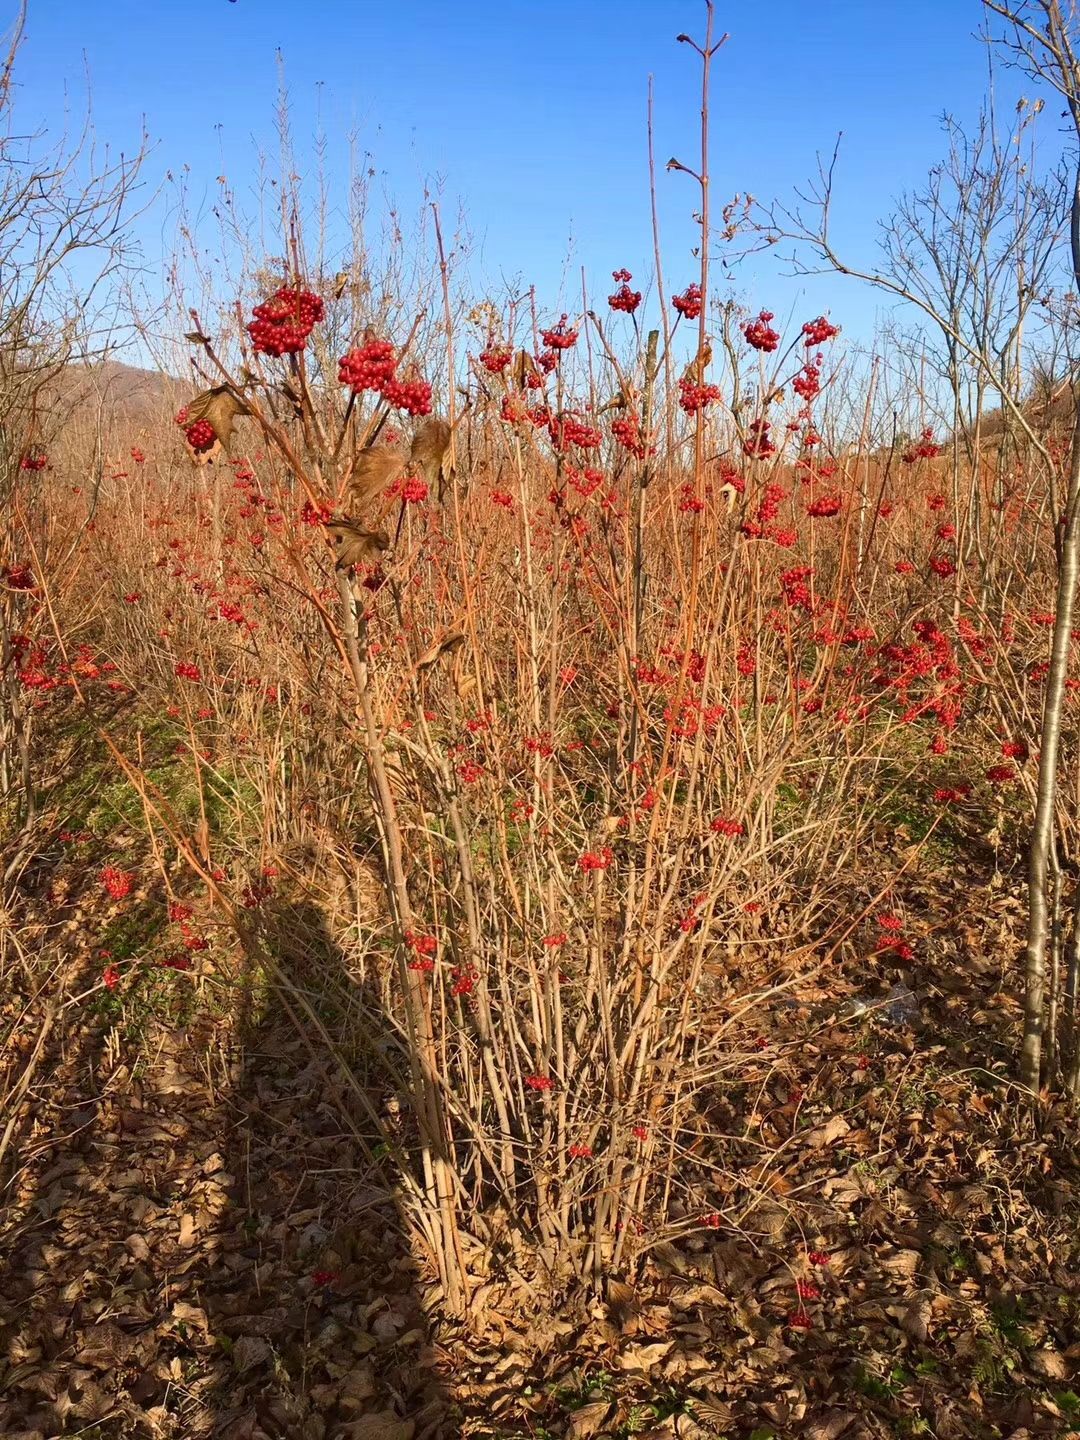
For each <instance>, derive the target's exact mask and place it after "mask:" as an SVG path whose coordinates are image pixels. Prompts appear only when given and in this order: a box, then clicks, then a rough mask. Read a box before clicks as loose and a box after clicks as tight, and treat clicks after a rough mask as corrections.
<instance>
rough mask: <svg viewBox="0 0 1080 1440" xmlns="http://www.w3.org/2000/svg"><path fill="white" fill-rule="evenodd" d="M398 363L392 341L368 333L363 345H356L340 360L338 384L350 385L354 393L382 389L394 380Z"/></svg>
mask: <svg viewBox="0 0 1080 1440" xmlns="http://www.w3.org/2000/svg"><path fill="white" fill-rule="evenodd" d="M396 365H397V356H396V355H395V353H394V347H393V345H391V343H390V341H389V340H379V339H378V338H377V337H376V336H374V335H368V336H366V337H365V340H364V343H363V345H358V346H355V347H354V348H353V349H352V350H350V351H349V353H348V354H347V355H343V356H342V357H341V359H340V360H339V361H338V384H339V385H348V387H349V389H350V390H352V392H353V394H354V395H355V394H359V392H360V391H361V390H381V389H382V387H383V386H384V385H386V384H388V383H389V382H390V381H391V380H393V378H394V369H395V367H396Z"/></svg>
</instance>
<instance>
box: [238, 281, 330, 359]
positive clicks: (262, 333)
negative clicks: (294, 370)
mask: <svg viewBox="0 0 1080 1440" xmlns="http://www.w3.org/2000/svg"><path fill="white" fill-rule="evenodd" d="M324 313H325V307H324V305H323V302H322V300H321V299H320V297H319V296H318V295H314V294H312V292H311V291H310V290H295V289H293V288H291V287H290V286H288V285H283V286H282V287H281V289H280V290H276V291H275V292H274V294H273V295H272V296H271V298H270V299H269V300H264V301H263V302H262V304H261V305H256V306H255V309H254V310H253V311H252V314H253V315H254V316H255V318H254V320H252V321H251V323H250V324H249V325H248V327H247V329H248V334H249V335H250V336H251V343H252V344H253V345H254V347H255V349H256V350H257V351H258V352H259V353H260V354H261V355H292V354H295V353H296V351H298V350H302V349H303V348H304V346H305V345H306V344H307V342H308V336H309V335H310V334H311V332H312V330H313V329H314V328H315V326H316V325H317V324H318V323H319V321H320V320H321V319H322V318H323V315H324Z"/></svg>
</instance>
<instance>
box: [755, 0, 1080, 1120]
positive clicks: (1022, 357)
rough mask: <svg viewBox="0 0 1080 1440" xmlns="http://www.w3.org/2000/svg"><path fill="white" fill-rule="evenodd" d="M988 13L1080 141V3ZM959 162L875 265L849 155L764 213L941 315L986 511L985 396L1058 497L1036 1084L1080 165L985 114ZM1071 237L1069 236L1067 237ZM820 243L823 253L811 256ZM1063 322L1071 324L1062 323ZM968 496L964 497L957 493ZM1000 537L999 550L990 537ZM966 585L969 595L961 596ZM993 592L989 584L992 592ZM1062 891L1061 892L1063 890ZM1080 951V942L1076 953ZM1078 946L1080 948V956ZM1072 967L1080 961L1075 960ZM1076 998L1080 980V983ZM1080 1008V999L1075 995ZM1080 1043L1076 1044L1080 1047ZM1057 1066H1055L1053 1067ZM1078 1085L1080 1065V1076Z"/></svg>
mask: <svg viewBox="0 0 1080 1440" xmlns="http://www.w3.org/2000/svg"><path fill="white" fill-rule="evenodd" d="M984 3H985V5H986V9H987V11H988V12H991V13H992V14H994V15H998V16H1000V17H1002V18H1003V19H1004V20H1006V21H1007V22H1008V23H1009V25H1010V26H1011V27H1012V32H1011V36H1010V37H1006V38H1005V39H1003V40H1002V41H1001V42H1000V43H1001V44H1002V45H1003V46H1004V47H1005V48H1007V50H1008V51H1009V53H1010V54H1011V56H1012V58H1013V59H1014V60H1015V61H1016V62H1018V63H1019V64H1020V65H1021V66H1022V67H1023V68H1024V69H1025V70H1026V71H1027V72H1028V73H1029V74H1030V75H1031V76H1032V77H1033V78H1034V79H1036V80H1040V81H1044V82H1046V83H1047V84H1049V85H1050V86H1051V87H1052V88H1053V89H1054V90H1055V91H1056V92H1057V93H1058V94H1059V95H1061V96H1062V97H1063V98H1064V99H1065V100H1066V102H1067V106H1068V112H1067V113H1068V115H1069V117H1070V119H1071V127H1072V129H1073V131H1074V132H1075V134H1076V136H1077V139H1078V141H1080V59H1078V56H1077V4H1076V0H1023V3H1021V4H1019V5H1010V4H1004V3H998V0H984ZM1040 108H1041V106H1040V105H1039V104H1038V103H1036V104H1035V105H1031V106H1029V105H1028V103H1027V102H1026V101H1024V102H1021V105H1020V106H1019V107H1018V112H1017V113H1018V116H1019V120H1018V130H1017V134H1016V136H1014V141H1019V140H1021V139H1023V137H1024V135H1025V134H1026V133H1027V132H1029V131H1030V128H1031V123H1032V119H1033V117H1034V115H1035V114H1037V113H1038V111H1039V109H1040ZM948 131H949V136H950V152H949V158H948V160H947V161H946V162H945V164H944V165H942V166H939V167H937V168H936V169H935V170H934V171H933V172H932V173H931V175H930V178H929V181H928V184H927V185H926V186H925V187H924V188H923V189H922V190H921V191H918V192H916V193H915V194H913V195H911V196H909V197H907V198H906V199H905V200H904V201H902V202H901V204H900V206H899V208H898V210H897V212H896V213H895V214H894V215H893V217H892V218H891V219H890V221H889V222H888V223H887V224H886V225H885V226H884V234H883V259H882V263H881V265H880V266H879V267H878V268H861V267H859V266H857V265H854V264H852V263H850V262H849V260H848V259H847V258H846V257H844V256H842V255H841V254H840V253H839V252H838V250H837V249H836V247H835V244H834V240H833V232H832V226H831V214H832V207H833V196H834V172H835V167H836V160H837V154H836V152H834V154H833V156H832V158H831V160H830V161H829V162H828V163H827V164H826V163H822V164H821V165H819V172H818V179H817V182H816V184H815V185H814V186H813V187H812V189H811V190H810V191H809V193H808V194H805V195H800V196H799V199H798V202H797V204H796V206H795V207H793V208H788V207H780V206H777V207H773V208H772V209H770V210H767V211H766V212H765V213H764V215H763V217H762V218H761V220H760V222H759V223H760V228H761V230H762V232H763V233H764V234H765V236H766V240H767V243H769V244H771V245H776V244H779V243H782V242H784V241H792V242H794V244H795V249H794V252H793V253H792V255H791V257H790V258H791V261H792V263H793V265H794V267H795V269H796V270H797V271H798V272H799V273H802V274H809V273H814V272H816V271H820V270H831V271H834V272H838V273H840V274H845V275H850V276H853V277H854V278H857V279H861V280H863V281H865V282H867V283H869V284H871V285H873V286H874V287H875V288H877V289H879V290H881V291H883V292H885V293H886V294H889V295H892V296H894V297H895V298H896V299H897V300H898V301H902V302H906V303H907V304H909V305H912V306H914V307H916V309H917V310H918V311H919V312H921V315H922V317H923V320H924V321H925V322H929V326H928V327H927V328H928V331H929V333H930V335H933V334H934V333H936V334H937V336H938V337H939V339H940V341H941V344H942V346H943V349H942V351H941V352H940V353H941V358H942V361H943V363H942V366H941V375H942V378H943V379H944V380H945V381H946V382H947V384H948V387H949V389H950V390H951V392H952V396H953V404H954V420H955V423H954V456H953V459H954V475H959V471H960V459H961V456H960V448H961V441H962V440H964V441H965V442H966V448H967V450H968V457H967V458H968V460H969V463H970V466H971V470H970V475H971V488H970V493H969V497H968V498H969V510H970V511H971V512H972V513H974V514H976V515H977V500H978V497H977V494H976V491H977V489H978V483H977V479H978V471H979V467H980V463H981V447H980V444H979V428H980V425H981V423H982V417H983V405H984V397H986V395H987V393H988V392H989V393H992V394H994V395H995V396H996V398H997V399H998V400H999V401H1000V405H1001V411H1002V415H1003V417H1004V423H1005V426H1006V429H1007V430H1009V431H1011V432H1012V435H1014V436H1019V437H1022V439H1023V440H1024V441H1025V442H1026V445H1027V456H1028V459H1029V461H1030V462H1031V463H1033V464H1035V465H1036V466H1037V467H1039V469H1040V471H1041V473H1044V474H1045V476H1046V484H1047V491H1046V494H1047V505H1048V509H1049V512H1050V514H1051V515H1052V517H1053V518H1054V520H1055V521H1056V522H1057V523H1056V525H1055V532H1054V538H1055V549H1056V554H1057V560H1058V573H1057V607H1056V621H1055V627H1054V631H1053V641H1052V647H1051V657H1050V666H1049V672H1048V674H1047V678H1046V689H1045V695H1044V702H1043V714H1042V735H1041V747H1040V754H1039V769H1038V781H1037V789H1036V799H1035V813H1034V819H1033V824H1032V832H1031V841H1030V848H1029V921H1028V936H1027V952H1026V961H1025V1023H1024V1041H1023V1050H1022V1057H1021V1067H1020V1068H1021V1074H1022V1078H1023V1080H1024V1082H1025V1084H1026V1085H1027V1086H1028V1087H1029V1088H1030V1090H1031V1091H1032V1092H1033V1093H1037V1092H1038V1091H1039V1089H1040V1087H1041V1086H1042V1085H1044V1084H1048V1083H1051V1082H1052V1081H1054V1080H1056V1079H1058V1078H1059V1074H1058V1062H1059V1055H1060V1052H1059V1050H1058V1048H1057V1047H1056V1045H1055V1044H1053V1043H1052V1044H1050V1045H1049V1046H1044V1034H1045V1032H1046V1025H1047V1014H1048V1012H1052V1013H1053V1014H1054V1015H1055V1016H1056V1015H1057V1013H1058V1006H1057V996H1058V987H1057V969H1058V957H1059V953H1060V948H1061V947H1060V945H1059V944H1057V943H1055V949H1054V955H1053V959H1052V960H1048V949H1047V947H1048V941H1049V939H1050V935H1051V931H1053V932H1054V933H1055V934H1057V931H1058V928H1059V926H1058V919H1057V904H1058V901H1057V899H1056V898H1055V897H1057V896H1058V895H1059V894H1060V890H1061V886H1060V883H1058V881H1057V879H1054V883H1053V884H1051V880H1052V878H1053V877H1060V864H1059V860H1058V855H1057V848H1056V842H1055V835H1056V825H1057V816H1056V800H1057V775H1058V767H1059V758H1060V750H1061V735H1062V712H1063V705H1064V698H1065V693H1066V679H1067V666H1068V656H1069V646H1070V641H1071V637H1072V631H1073V609H1074V600H1075V591H1076V584H1077V578H1078V575H1080V391H1076V390H1075V388H1074V387H1072V386H1069V387H1067V388H1073V389H1074V394H1075V396H1076V398H1075V400H1074V402H1073V413H1072V421H1071V424H1072V432H1073V443H1072V450H1071V459H1070V463H1069V467H1068V477H1067V483H1066V487H1065V489H1066V493H1065V496H1064V499H1063V500H1062V497H1060V496H1059V494H1058V481H1057V466H1056V464H1055V462H1054V458H1053V456H1052V454H1051V451H1050V448H1049V447H1048V445H1047V443H1046V439H1045V436H1044V434H1043V426H1042V424H1041V421H1040V416H1039V414H1038V413H1036V412H1037V409H1038V407H1032V405H1031V404H1030V397H1029V387H1028V385H1027V381H1026V370H1027V368H1028V367H1027V363H1026V362H1027V359H1028V356H1029V349H1030V344H1029V337H1028V336H1027V334H1026V327H1027V326H1028V323H1029V320H1030V319H1031V317H1032V315H1033V313H1034V312H1035V310H1036V307H1040V308H1039V312H1038V313H1039V315H1040V317H1041V318H1042V319H1045V320H1046V321H1047V322H1048V323H1049V324H1050V327H1051V328H1053V326H1054V324H1055V323H1056V319H1055V316H1054V314H1053V309H1054V307H1053V306H1052V305H1050V304H1049V303H1048V301H1047V296H1048V294H1049V292H1051V291H1052V289H1053V285H1054V282H1055V280H1056V279H1058V277H1059V276H1060V274H1061V272H1062V271H1064V272H1065V273H1066V274H1067V276H1068V278H1069V281H1070V282H1071V283H1072V284H1073V285H1074V286H1075V287H1076V288H1077V289H1080V158H1077V157H1075V156H1074V157H1073V158H1072V159H1070V160H1068V161H1067V162H1066V163H1065V165H1064V166H1063V167H1062V168H1059V169H1058V170H1055V171H1053V172H1052V173H1051V174H1050V176H1049V177H1048V178H1047V179H1045V180H1040V179H1039V178H1038V175H1037V173H1036V167H1035V165H1034V163H1027V164H1022V163H1021V161H1020V159H1019V158H1018V151H1019V149H1020V146H1019V144H1014V145H1013V146H1012V148H1011V151H1010V150H1007V149H1006V148H1005V147H1003V146H1002V145H1001V144H1000V143H999V141H998V139H997V137H996V134H995V131H994V126H993V123H992V117H990V116H984V117H983V119H982V120H981V121H980V123H979V125H978V127H977V128H976V131H975V134H974V136H972V137H967V136H966V135H964V133H963V132H962V131H961V130H960V129H959V128H958V127H956V126H955V125H953V124H951V123H950V124H949V126H948ZM1066 234H1068V235H1069V236H1070V244H1069V245H1068V246H1066V245H1065V244H1064V240H1065V236H1066ZM807 252H809V255H810V256H812V257H813V259H810V258H808V256H807ZM1057 318H1058V319H1059V318H1060V317H1057ZM957 498H959V497H957ZM975 538H976V544H977V548H978V550H979V555H980V560H981V561H982V564H983V579H984V586H985V584H986V582H987V579H988V570H989V567H992V564H993V550H994V546H993V543H992V537H987V536H982V537H980V536H979V535H978V532H977V530H976V537H975ZM988 540H989V541H990V543H987V542H988ZM958 593H959V592H958ZM984 594H985V591H984ZM1051 891H1052V892H1053V894H1051ZM1074 948H1075V947H1074ZM1078 953H1080V951H1078ZM1072 968H1073V971H1074V972H1078V971H1080V966H1076V965H1074V966H1073V967H1072ZM1070 986H1071V988H1072V990H1073V992H1075V989H1076V975H1075V974H1074V976H1073V979H1072V980H1071V981H1070ZM1070 1007H1071V1010H1072V1012H1073V1013H1074V1015H1075V1012H1076V1008H1077V996H1076V994H1075V993H1073V994H1072V995H1071V998H1070ZM1078 1049H1080V1047H1078V1046H1077V1045H1076V1044H1075V1037H1074V1053H1075V1052H1076V1051H1077V1050H1078ZM1051 1071H1053V1072H1054V1073H1050V1072H1051ZM1068 1083H1069V1085H1070V1088H1071V1089H1072V1090H1073V1093H1074V1094H1077V1093H1080V1066H1078V1065H1076V1064H1075V1063H1074V1065H1073V1067H1072V1075H1071V1077H1070V1078H1069V1082H1068Z"/></svg>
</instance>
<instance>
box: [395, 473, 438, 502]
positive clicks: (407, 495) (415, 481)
mask: <svg viewBox="0 0 1080 1440" xmlns="http://www.w3.org/2000/svg"><path fill="white" fill-rule="evenodd" d="M427 497H428V487H427V485H426V484H425V482H424V481H423V480H420V479H419V478H417V477H412V478H409V479H402V480H395V481H394V483H393V485H391V486H389V487H388V488H387V491H386V498H387V499H388V500H400V501H401V503H402V504H403V505H419V504H421V503H422V502H423V501H424V500H426V499H427Z"/></svg>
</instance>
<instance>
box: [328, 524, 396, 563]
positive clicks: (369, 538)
mask: <svg viewBox="0 0 1080 1440" xmlns="http://www.w3.org/2000/svg"><path fill="white" fill-rule="evenodd" d="M326 528H327V530H329V532H330V534H331V535H332V536H333V537H334V546H335V555H336V561H335V563H336V567H337V569H338V570H347V569H349V567H350V566H352V565H372V564H374V563H375V561H377V560H378V558H379V556H380V555H381V554H382V552H383V551H384V550H387V549H389V546H390V539H389V537H388V536H387V534H386V532H385V530H365V529H364V527H363V526H362V525H357V524H356V522H355V521H354V520H348V519H346V518H344V517H342V518H341V519H339V520H330V521H328V522H327V525H326Z"/></svg>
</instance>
